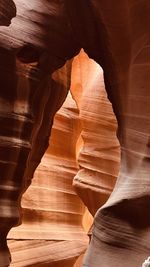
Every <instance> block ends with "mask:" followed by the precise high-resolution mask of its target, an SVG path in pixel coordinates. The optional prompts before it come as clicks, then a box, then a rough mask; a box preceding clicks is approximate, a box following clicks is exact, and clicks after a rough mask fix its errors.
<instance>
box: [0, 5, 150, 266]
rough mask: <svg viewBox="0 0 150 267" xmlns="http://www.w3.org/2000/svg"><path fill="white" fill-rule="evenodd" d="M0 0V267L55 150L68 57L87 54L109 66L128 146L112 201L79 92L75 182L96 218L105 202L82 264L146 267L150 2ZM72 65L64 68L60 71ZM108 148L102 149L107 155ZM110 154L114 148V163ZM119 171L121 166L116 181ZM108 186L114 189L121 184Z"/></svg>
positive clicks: (149, 247)
mask: <svg viewBox="0 0 150 267" xmlns="http://www.w3.org/2000/svg"><path fill="white" fill-rule="evenodd" d="M6 2H8V5H7V8H6V5H5V3H6ZM0 3H1V4H0V7H1V10H0V15H1V25H3V26H1V27H0V57H1V62H0V64H1V75H0V85H1V90H0V92H1V94H0V119H1V128H0V131H1V135H0V168H1V182H0V187H1V197H0V198H1V201H0V236H1V239H0V249H1V251H0V261H1V266H2V267H3V266H8V264H9V263H8V262H9V252H8V249H7V245H6V236H7V234H8V232H9V230H10V229H11V228H12V227H13V226H14V225H15V224H16V223H18V222H19V220H20V212H21V210H20V201H21V196H22V194H23V192H25V190H26V189H27V188H28V186H29V185H30V183H31V178H32V176H33V173H34V171H35V169H36V167H37V166H38V164H39V163H40V160H41V157H42V155H43V154H44V152H45V150H46V148H47V146H48V140H49V134H50V129H51V126H52V122H53V117H54V115H55V113H56V111H57V110H58V109H59V108H60V107H61V105H62V104H63V102H64V100H65V98H66V95H67V92H68V90H69V88H70V82H71V70H72V62H71V61H70V59H71V58H72V57H74V56H76V55H77V54H78V53H79V51H80V49H81V48H84V50H85V52H86V53H87V54H88V56H89V57H90V58H92V59H94V60H95V61H96V62H97V63H98V64H100V65H101V67H102V68H103V71H104V81H105V87H106V91H107V94H108V98H109V100H110V101H111V103H112V106H113V110H114V112H115V115H116V118H117V121H118V131H117V135H118V139H119V142H120V147H121V167H120V171H119V176H118V178H117V182H116V184H115V187H114V190H113V192H112V194H111V196H110V197H109V198H108V200H107V197H108V195H109V194H106V195H107V197H105V194H103V193H104V192H102V188H108V185H107V186H106V185H104V184H105V182H106V184H107V180H108V181H109V178H108V175H110V174H112V173H111V171H112V170H111V171H110V173H109V171H108V173H106V171H104V166H101V167H103V168H102V169H101V174H99V176H100V178H99V182H100V185H98V184H97V180H96V176H93V173H92V171H93V170H94V171H97V170H96V166H95V165H94V164H93V167H94V168H93V169H92V170H91V169H90V168H89V163H88V157H89V156H88V155H87V158H86V157H85V154H84V152H86V144H87V145H88V139H86V138H87V137H86V130H87V129H86V128H87V126H86V120H85V115H84V111H85V108H83V111H82V107H81V106H83V107H84V104H81V103H78V102H77V99H80V98H79V97H77V95H75V93H73V92H72V94H73V97H74V100H75V101H76V103H77V104H76V105H77V107H78V110H79V111H78V112H79V114H80V115H79V117H80V120H81V123H82V127H83V128H82V133H81V139H83V140H82V141H83V142H85V149H83V150H82V151H81V154H79V167H80V170H79V172H78V173H77V174H76V176H75V179H74V186H75V188H76V191H77V193H78V194H79V196H80V198H81V199H82V200H83V202H84V204H85V205H87V207H88V208H89V210H90V211H91V213H92V214H93V215H94V214H95V212H96V211H97V209H98V208H99V207H100V206H101V205H102V204H104V202H105V201H106V200H107V201H106V203H105V204H104V205H103V206H102V207H101V208H100V209H98V211H97V212H96V215H95V219H94V224H93V227H92V240H91V243H90V246H89V248H88V250H87V253H86V257H85V259H84V263H83V266H85V267H105V266H110V267H116V266H117V265H119V266H124V267H130V266H132V267H136V266H141V265H142V262H143V261H144V260H145V259H146V258H147V257H148V256H149V251H150V213H149V206H150V179H149V168H150V167H149V166H150V164H149V153H150V152H149V147H150V145H149V144H150V136H149V131H150V125H149V115H150V105H149V98H150V96H149V83H150V79H149V66H150V50H149V49H150V46H149V36H150V34H149V31H150V16H149V14H150V3H149V1H146V0H145V1H144V0H143V1H141V0H136V1H135V0H131V1H128V0H123V1H121V2H119V3H117V5H116V3H115V1H114V0H109V1H108V0H105V1H103V0H101V1H98V0H93V1H92V0H91V1H90V0H89V1H85V0H80V1H75V0H72V1H69V0H68V1H67V0H66V1H65V0H64V1H63V0H62V1H58V0H57V1H47V0H43V1H42V0H36V1H35V0H33V1H32V2H31V1H28V0H26V1H24V0H22V1H19V0H16V1H14V3H15V5H16V8H15V5H14V4H13V2H12V1H5V2H4V1H0ZM16 10H17V16H16V17H14V16H15V15H16ZM6 11H7V12H8V13H7V12H6ZM13 17H14V18H13ZM5 18H7V19H5ZM12 18H13V19H12ZM11 19H12V23H11V25H10V26H9V27H8V25H9V23H10V20H11ZM67 60H69V61H68V62H67V63H66V65H65V66H64V67H63V71H62V72H61V70H58V71H56V70H57V69H58V68H61V67H62V66H63V65H64V64H65V62H66V61H67ZM59 72H60V73H61V74H60V75H59ZM57 74H58V75H57ZM99 75H100V74H99ZM69 76H70V78H69ZM87 83H88V84H89V81H88V82H87ZM55 88H56V90H55ZM80 104H81V106H80ZM85 106H86V105H85ZM80 110H81V111H80ZM91 126H92V127H93V125H91ZM84 127H85V128H84ZM92 127H91V129H90V131H91V132H90V133H89V135H92ZM101 134H102V133H99V134H98V133H97V134H96V135H95V137H96V138H97V135H101ZM105 135H106V133H105ZM93 139H94V138H93ZM116 142H117V141H116ZM79 143H80V137H79ZM108 145H109V143H106V146H108ZM117 146H118V145H117V143H116V144H115V147H116V148H117ZM115 147H114V150H113V152H112V153H115ZM96 148H97V147H96ZM101 149H102V147H101V148H99V149H98V151H97V155H98V157H99V158H100V159H101V158H103V152H102V150H103V149H102V150H101ZM117 153H119V152H117ZM94 154H95V153H94ZM94 154H93V155H92V153H91V155H92V156H94ZM112 155H113V154H112ZM112 155H111V152H110V155H109V160H110V159H111V158H113V157H114V156H112ZM117 155H119V154H116V157H117ZM92 156H91V157H92ZM85 158H86V160H85ZM84 162H86V163H84ZM116 162H118V159H117V160H116ZM114 163H115V161H114ZM117 168H118V166H117V165H116V169H115V171H114V173H113V175H114V177H115V175H116V173H117ZM104 174H105V175H104ZM106 174H107V175H106ZM86 176H87V177H88V179H87V180H88V182H87V181H85V177H86ZM90 177H93V179H92V178H91V181H90ZM70 179H71V178H70ZM93 181H94V182H93ZM86 182H87V184H88V186H86ZM92 183H93V185H94V186H95V188H94V187H93V186H92ZM111 183H112V185H111V186H110V189H109V190H108V191H109V193H110V192H111V189H112V187H113V185H114V183H113V182H111ZM100 188H101V189H100ZM96 189H97V190H96ZM29 190H32V189H29ZM99 190H100V193H101V194H100V198H99V192H98V191H99ZM86 191H87V197H86V193H85V192H86ZM103 195H104V196H103ZM93 196H95V203H94V202H92V198H94V197H93ZM90 197H91V199H90ZM24 203H25V202H24ZM92 203H94V204H92ZM25 205H26V203H25ZM82 205H83V204H82ZM18 231H19V230H18ZM81 252H82V249H81ZM78 255H79V254H78ZM71 264H73V262H71ZM27 266H28V265H27ZM29 266H30V265H29ZM41 266H42V265H41ZM45 266H46V265H45ZM49 266H50V265H49ZM68 266H69V265H68ZM70 266H71V265H70ZM20 267H21V266H20Z"/></svg>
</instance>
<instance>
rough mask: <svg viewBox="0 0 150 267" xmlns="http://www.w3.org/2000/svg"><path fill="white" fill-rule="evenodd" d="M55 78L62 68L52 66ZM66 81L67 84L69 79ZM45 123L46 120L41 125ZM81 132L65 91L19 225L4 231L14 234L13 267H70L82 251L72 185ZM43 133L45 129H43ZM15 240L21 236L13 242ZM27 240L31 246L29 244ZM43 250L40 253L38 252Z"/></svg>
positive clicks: (53, 104) (84, 239) (81, 232)
mask: <svg viewBox="0 0 150 267" xmlns="http://www.w3.org/2000/svg"><path fill="white" fill-rule="evenodd" d="M62 74H63V75H62ZM61 75H62V76H61ZM57 76H58V77H59V79H58V77H57ZM55 77H57V80H59V81H61V79H60V77H62V78H63V81H65V80H64V77H65V73H63V69H62V70H59V71H57V74H56V73H55ZM68 78H69V76H66V79H68ZM66 81H67V80H66ZM60 84H61V83H60ZM60 84H58V85H59V86H57V87H56V85H55V87H54V88H51V90H52V91H54V92H52V95H55V94H56V93H57V94H56V97H55V99H54V98H51V102H50V103H49V104H50V107H51V108H50V110H49V119H50V118H51V116H52V114H53V112H54V111H55V110H56V107H58V104H59V103H60V100H61V99H62V98H60V95H61V94H62V92H61V94H59V93H58V92H60V91H59V87H60ZM67 84H68V85H69V83H68V82H67ZM64 88H66V87H64ZM61 89H63V87H61ZM64 92H65V91H64ZM64 95H66V92H65V94H62V96H63V97H64ZM52 99H53V102H52ZM57 103H58V104H57ZM47 115H48V114H47V113H46V116H47ZM44 123H45V120H44ZM50 125H51V120H50ZM47 128H48V125H47V127H46V126H45V128H43V129H45V130H46V129H47ZM80 131H81V127H80V123H79V116H78V109H77V107H76V104H75V102H74V101H73V99H72V97H71V95H70V94H69V95H68V97H67V99H66V101H65V103H64V105H63V107H62V108H61V109H60V111H59V112H58V113H57V116H56V117H55V121H54V126H53V130H52V135H51V138H50V147H49V148H48V150H47V152H46V154H45V156H44V158H43V159H42V162H41V164H40V166H39V167H38V169H37V171H36V173H35V178H34V179H33V182H32V184H31V186H30V188H29V189H28V190H27V192H26V193H25V195H24V196H23V200H22V207H23V218H22V225H21V226H19V227H17V228H14V230H12V231H11V232H10V234H9V239H16V242H12V241H10V242H9V244H10V249H11V252H12V264H11V266H12V267H15V266H18V267H19V266H34V265H35V266H43V265H44V266H57V265H59V266H62V265H63V266H68V267H70V266H71V267H72V266H73V264H74V263H75V261H76V259H77V258H78V256H79V255H80V254H81V253H83V252H84V251H85V249H86V246H87V242H88V238H87V236H86V233H85V232H84V230H83V227H82V218H83V214H84V210H85V207H84V205H83V204H82V202H81V200H80V199H79V198H78V197H77V195H76V194H75V192H74V190H73V187H72V181H73V178H74V176H75V175H76V173H77V170H78V166H77V161H76V142H77V139H78V137H79V134H80ZM42 133H43V135H44V134H45V132H44V131H42ZM41 137H42V135H41ZM38 142H39V143H37V142H36V145H35V146H34V148H35V153H36V152H38V154H37V157H38V156H39V154H40V153H39V151H40V149H41V144H42V143H43V139H41V140H40V139H38ZM42 148H43V146H42ZM36 149H37V151H36ZM35 153H34V157H35V155H36V154H35ZM36 162H37V161H35V162H34V163H36ZM19 239H24V240H25V241H22V242H21V241H17V240H19ZM27 240H28V241H27ZM31 240H32V241H31ZM33 240H34V242H33ZM39 240H43V241H39ZM46 240H47V242H46ZM53 240H56V241H55V242H54V241H53ZM52 241H53V242H52ZM16 243H18V244H19V245H17V244H16ZM24 245H25V247H27V246H28V255H27V251H26V250H25V251H24V252H23V250H24ZM32 245H33V246H34V247H33V248H31V246H32ZM43 249H44V254H43V253H42V251H43ZM70 249H71V250H70ZM68 250H69V251H70V252H69V251H68ZM50 251H52V252H51V253H52V254H51V253H50ZM37 253H39V257H37V256H36V255H37Z"/></svg>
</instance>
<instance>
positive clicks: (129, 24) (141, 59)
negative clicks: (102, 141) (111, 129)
mask: <svg viewBox="0 0 150 267" xmlns="http://www.w3.org/2000/svg"><path fill="white" fill-rule="evenodd" d="M67 2H68V11H69V12H70V20H71V22H72V28H73V30H74V32H75V35H76V38H77V39H78V40H80V43H81V44H82V46H83V47H84V49H85V51H86V52H87V53H88V55H89V56H90V57H92V58H94V59H95V60H96V61H97V62H98V63H99V64H101V66H102V67H103V70H104V77H105V85H106V89H107V93H108V97H109V99H110V100H111V102H112V105H113V109H114V111H115V114H116V117H117V120H118V138H119V141H120V145H121V168H120V173H119V177H118V179H117V183H116V186H115V189H114V191H113V193H112V195H111V197H110V198H109V200H108V201H107V203H106V204H105V205H104V206H103V207H102V208H101V209H100V210H99V211H98V212H97V214H96V216H95V221H94V229H93V238H92V242H91V244H90V247H89V250H88V252H87V256H86V259H85V263H84V266H86V267H90V266H94V267H99V264H100V265H101V267H103V266H104V267H105V266H110V267H114V266H117V265H119V266H124V267H128V266H133V267H135V266H138V265H142V262H143V261H144V259H145V258H147V257H148V255H149V251H150V230H149V229H150V228H149V226H150V214H149V213H148V209H149V208H148V207H149V205H150V179H149V166H150V165H149V156H150V151H149V139H150V136H149V130H150V128H149V115H150V105H149V81H150V79H149V76H148V75H149V74H148V73H149V63H150V60H149V30H150V16H149V11H150V3H149V2H148V1H134V0H132V1H127V0H124V1H121V2H119V3H118V4H117V5H116V2H115V1H114V0H111V1H94V0H93V1H92V0H91V1H89V2H88V4H87V2H86V1H84V0H81V1H80V2H79V1H67ZM83 14H84V15H83ZM118 248H119V250H118ZM118 252H119V253H118ZM112 259H113V260H112Z"/></svg>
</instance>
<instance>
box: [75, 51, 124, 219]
mask: <svg viewBox="0 0 150 267" xmlns="http://www.w3.org/2000/svg"><path fill="white" fill-rule="evenodd" d="M71 91H72V94H73V96H74V98H75V100H76V102H77V105H78V107H79V110H80V114H79V118H80V121H81V125H82V132H81V138H82V140H83V146H82V148H81V150H80V153H79V156H78V162H79V166H80V170H79V172H78V173H77V175H76V176H75V178H74V186H75V189H76V191H77V193H78V195H79V196H80V198H81V199H82V200H83V202H84V203H85V205H86V206H87V207H88V209H89V211H90V212H91V214H92V215H93V216H94V215H95V212H96V211H97V210H98V208H99V207H100V206H102V205H103V204H104V203H105V202H106V200H107V199H108V197H109V195H110V194H111V192H112V190H113V187H114V184H115V181H116V177H117V175H118V172H119V162H120V150H119V143H118V141H117V138H116V128H117V123H116V119H115V116H114V114H113V111H112V107H111V104H110V102H109V101H108V99H107V95H106V91H105V86H104V81H103V71H102V69H101V68H100V66H99V65H98V64H97V63H96V62H94V61H93V60H91V59H89V58H88V56H87V55H86V54H85V53H84V52H83V51H82V52H81V53H80V55H79V56H77V57H76V58H75V59H74V61H73V71H72V87H71Z"/></svg>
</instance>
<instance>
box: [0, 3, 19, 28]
mask: <svg viewBox="0 0 150 267" xmlns="http://www.w3.org/2000/svg"><path fill="white" fill-rule="evenodd" d="M15 16H16V6H15V4H14V2H13V1H12V0H1V1H0V26H9V25H10V23H11V20H12V18H13V17H15Z"/></svg>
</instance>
